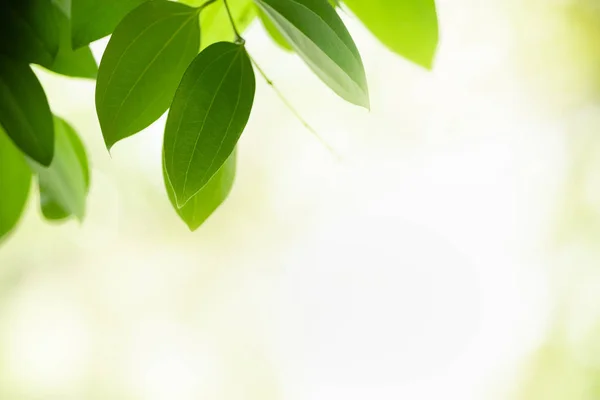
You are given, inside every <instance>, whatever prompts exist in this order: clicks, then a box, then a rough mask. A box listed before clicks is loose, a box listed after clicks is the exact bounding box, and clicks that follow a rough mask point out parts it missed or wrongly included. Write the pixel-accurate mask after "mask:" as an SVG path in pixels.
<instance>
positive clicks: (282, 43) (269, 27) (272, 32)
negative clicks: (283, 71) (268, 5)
mask: <svg viewBox="0 0 600 400" xmlns="http://www.w3.org/2000/svg"><path fill="white" fill-rule="evenodd" d="M258 17H259V18H260V22H262V24H263V26H264V28H265V30H266V31H267V33H268V34H269V36H271V39H273V41H274V42H275V43H277V44H278V45H279V47H281V48H282V49H284V50H287V51H292V50H293V49H292V46H290V44H289V43H288V42H287V40H285V38H284V37H283V35H282V34H281V33H280V32H279V31H278V30H277V27H276V26H275V25H273V23H272V22H271V20H270V19H269V17H267V16H266V15H265V13H264V12H263V11H262V10H261V9H260V8H259V9H258Z"/></svg>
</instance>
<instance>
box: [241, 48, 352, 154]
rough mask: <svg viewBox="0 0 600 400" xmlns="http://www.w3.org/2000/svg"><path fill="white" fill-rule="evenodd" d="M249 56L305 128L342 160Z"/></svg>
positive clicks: (268, 83)
mask: <svg viewBox="0 0 600 400" xmlns="http://www.w3.org/2000/svg"><path fill="white" fill-rule="evenodd" d="M248 57H250V61H252V64H254V66H255V67H256V69H257V70H258V72H259V73H260V75H261V76H262V77H263V79H264V80H265V81H266V82H267V85H269V86H271V89H273V91H274V92H275V94H276V95H277V97H279V100H281V102H282V103H283V104H284V105H285V106H286V107H287V108H288V110H290V111H291V112H292V114H294V116H295V117H296V119H297V120H298V121H300V123H301V124H302V125H303V126H304V128H306V130H308V131H309V132H310V133H312V135H313V136H314V137H315V138H316V139H317V140H318V141H319V142H320V143H321V144H322V145H323V146H324V147H325V148H326V149H327V151H329V153H331V155H333V156H334V157H335V158H336V160H337V161H340V160H341V159H342V158H341V157H340V155H339V154H337V153H336V151H335V150H334V149H333V147H331V146H330V145H329V143H327V142H326V141H325V139H323V138H322V137H321V135H319V133H318V132H317V131H316V130H315V129H314V128H313V127H312V126H310V124H309V123H308V122H306V120H305V119H304V118H302V115H300V113H299V112H298V111H296V109H295V108H294V106H292V104H291V103H290V102H289V101H288V99H287V98H286V97H285V96H284V95H283V93H281V92H280V91H279V89H278V88H277V87H276V86H275V84H274V83H273V81H272V80H271V79H269V77H268V76H267V74H266V73H265V72H264V71H263V69H262V68H261V67H260V66H259V65H258V64H257V62H256V61H255V60H254V58H252V57H251V56H250V55H248Z"/></svg>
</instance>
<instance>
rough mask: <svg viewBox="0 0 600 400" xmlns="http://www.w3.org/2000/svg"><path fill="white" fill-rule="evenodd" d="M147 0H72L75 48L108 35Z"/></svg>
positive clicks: (72, 32)
mask: <svg viewBox="0 0 600 400" xmlns="http://www.w3.org/2000/svg"><path fill="white" fill-rule="evenodd" d="M144 1H146V0H71V2H72V4H71V34H72V42H73V48H74V49H78V48H80V47H82V46H85V45H87V44H90V43H91V42H93V41H95V40H98V39H100V38H103V37H104V36H108V35H109V34H111V33H112V31H114V29H115V27H116V26H117V25H118V24H119V22H120V21H121V19H123V17H125V16H126V15H127V14H128V13H129V12H130V11H131V10H133V9H134V8H136V7H137V6H139V5H140V4H142V3H143V2H144Z"/></svg>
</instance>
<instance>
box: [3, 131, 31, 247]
mask: <svg viewBox="0 0 600 400" xmlns="http://www.w3.org/2000/svg"><path fill="white" fill-rule="evenodd" d="M30 186H31V170H30V169H29V166H28V165H27V162H26V161H25V157H24V156H23V154H22V153H21V152H20V151H19V149H17V147H15V145H14V144H13V143H12V142H11V141H10V139H9V138H8V136H6V135H5V134H4V132H3V131H2V129H0V240H2V238H4V237H5V236H6V235H7V234H8V233H9V232H11V231H12V230H13V228H14V227H15V226H16V225H17V222H19V219H20V218H21V214H22V213H23V210H24V209H25V204H26V203H27V196H28V195H29V187H30Z"/></svg>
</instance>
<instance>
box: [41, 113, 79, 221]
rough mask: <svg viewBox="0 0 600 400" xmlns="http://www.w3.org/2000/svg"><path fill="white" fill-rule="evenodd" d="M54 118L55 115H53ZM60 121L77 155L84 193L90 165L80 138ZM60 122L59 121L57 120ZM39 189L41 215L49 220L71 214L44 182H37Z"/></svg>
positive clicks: (71, 128)
mask: <svg viewBox="0 0 600 400" xmlns="http://www.w3.org/2000/svg"><path fill="white" fill-rule="evenodd" d="M55 118H56V117H55ZM61 122H62V129H64V133H65V134H66V137H67V139H68V141H69V145H70V146H71V148H72V149H73V151H74V152H75V155H76V157H77V161H78V162H79V168H80V169H81V171H82V173H83V179H84V183H85V190H86V194H87V192H88V191H89V187H90V167H89V163H88V158H87V154H86V151H85V147H84V145H83V143H82V142H81V139H80V138H79V136H78V135H77V133H76V132H75V130H74V129H73V127H71V125H69V124H68V123H67V122H66V121H64V120H63V121H61ZM59 123H60V122H59ZM39 183H40V185H39V189H40V207H41V209H42V215H43V216H44V218H46V219H47V220H50V221H59V220H64V219H67V218H69V217H70V216H71V213H70V212H68V211H67V210H66V209H65V208H64V207H63V206H62V205H61V203H60V201H59V200H58V199H56V198H55V197H54V196H53V195H52V191H51V190H48V189H47V187H46V185H44V182H42V181H40V182H39Z"/></svg>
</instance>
